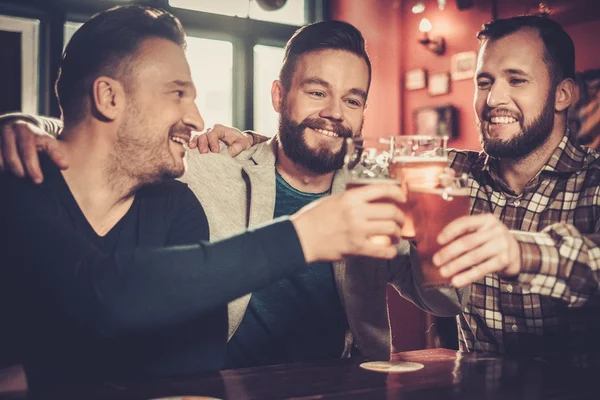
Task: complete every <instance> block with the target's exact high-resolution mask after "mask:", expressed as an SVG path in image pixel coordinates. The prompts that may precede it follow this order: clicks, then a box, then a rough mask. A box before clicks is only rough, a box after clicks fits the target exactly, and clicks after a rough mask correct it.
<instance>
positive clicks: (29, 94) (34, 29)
mask: <svg viewBox="0 0 600 400" xmlns="http://www.w3.org/2000/svg"><path fill="white" fill-rule="evenodd" d="M39 28H40V21H39V20H37V19H30V18H21V17H12V16H7V15H6V16H5V15H0V30H2V31H6V32H15V33H18V34H19V35H20V36H21V49H20V53H21V60H20V68H21V110H20V111H22V112H25V113H28V114H37V113H38V90H39V87H38V85H39V83H38V76H39V64H38V54H39V50H38V48H39V37H40V33H39ZM9 36H11V35H9ZM17 40H18V39H17ZM2 62H3V63H4V62H6V60H2ZM13 66H14V65H13ZM16 68H17V69H18V68H19V66H16ZM0 86H2V85H0ZM17 90H18V88H17ZM13 111H14V110H13Z"/></svg>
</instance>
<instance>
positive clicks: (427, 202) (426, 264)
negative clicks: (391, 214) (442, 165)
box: [408, 186, 471, 286]
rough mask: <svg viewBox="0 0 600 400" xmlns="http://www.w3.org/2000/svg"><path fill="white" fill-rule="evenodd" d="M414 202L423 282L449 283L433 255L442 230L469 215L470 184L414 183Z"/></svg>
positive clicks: (438, 246) (429, 283) (410, 194)
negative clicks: (435, 263) (426, 185)
mask: <svg viewBox="0 0 600 400" xmlns="http://www.w3.org/2000/svg"><path fill="white" fill-rule="evenodd" d="M408 198H409V202H410V203H413V204H414V207H413V209H412V212H411V215H412V218H413V221H414V224H415V227H416V232H415V233H416V237H415V240H416V246H417V252H418V253H419V261H420V262H421V271H422V273H423V286H445V285H449V283H450V280H449V278H445V277H443V276H441V275H440V271H439V268H438V267H436V266H435V265H434V264H433V262H432V258H433V255H434V254H435V253H436V252H437V251H438V250H440V248H441V246H440V245H439V244H438V242H437V236H438V235H439V233H440V232H441V231H442V229H444V228H445V227H446V225H448V224H449V223H450V222H452V221H454V220H455V219H457V218H459V217H462V216H465V215H469V211H470V207H471V200H470V197H469V189H468V188H464V187H462V188H452V189H451V190H449V189H448V188H445V189H444V188H427V187H419V186H417V187H413V188H412V189H410V191H409V194H408Z"/></svg>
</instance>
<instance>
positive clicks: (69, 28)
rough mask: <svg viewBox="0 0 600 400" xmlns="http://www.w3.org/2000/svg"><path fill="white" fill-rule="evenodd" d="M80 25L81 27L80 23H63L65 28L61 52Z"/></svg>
mask: <svg viewBox="0 0 600 400" xmlns="http://www.w3.org/2000/svg"><path fill="white" fill-rule="evenodd" d="M81 25H83V23H82V22H71V21H68V22H65V26H64V28H63V37H64V40H63V50H64V49H65V47H67V44H68V43H69V40H71V38H72V37H73V35H74V34H75V32H76V31H77V29H79V28H80V27H81Z"/></svg>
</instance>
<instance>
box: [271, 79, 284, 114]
mask: <svg viewBox="0 0 600 400" xmlns="http://www.w3.org/2000/svg"><path fill="white" fill-rule="evenodd" d="M284 93H285V91H284V90H283V85H282V84H281V81H273V85H271V103H272V104H273V109H274V110H275V111H276V112H277V113H278V114H279V113H281V103H282V102H283V96H284Z"/></svg>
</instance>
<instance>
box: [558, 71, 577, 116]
mask: <svg viewBox="0 0 600 400" xmlns="http://www.w3.org/2000/svg"><path fill="white" fill-rule="evenodd" d="M574 95H575V82H573V79H571V78H567V79H564V80H563V81H562V82H560V83H559V84H558V86H557V87H556V100H555V101H554V109H555V110H556V111H558V112H561V111H564V110H565V109H567V108H569V106H570V105H571V103H572V102H573V96H574Z"/></svg>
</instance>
